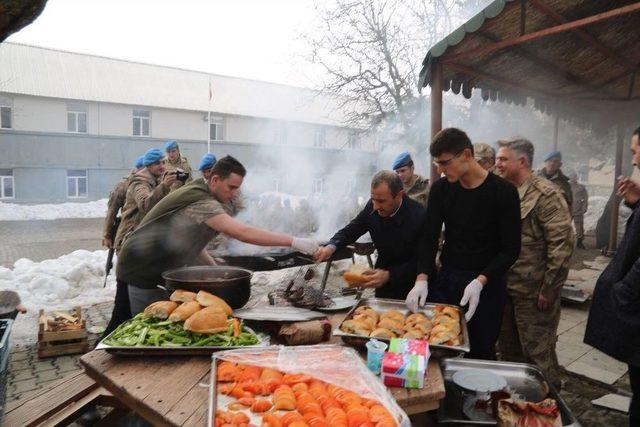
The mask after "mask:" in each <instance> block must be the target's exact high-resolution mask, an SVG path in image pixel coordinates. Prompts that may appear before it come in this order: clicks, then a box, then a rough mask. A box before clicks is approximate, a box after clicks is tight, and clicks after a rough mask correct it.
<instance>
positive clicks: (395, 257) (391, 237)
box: [314, 170, 426, 299]
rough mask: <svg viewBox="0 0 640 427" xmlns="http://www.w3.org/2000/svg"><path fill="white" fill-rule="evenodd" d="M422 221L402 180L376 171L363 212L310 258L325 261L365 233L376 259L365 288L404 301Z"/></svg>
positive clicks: (419, 207) (418, 207)
mask: <svg viewBox="0 0 640 427" xmlns="http://www.w3.org/2000/svg"><path fill="white" fill-rule="evenodd" d="M425 218H426V208H425V207H424V206H422V204H420V203H418V202H416V201H415V200H412V199H410V198H409V197H408V196H407V195H406V194H405V193H404V189H403V185H402V180H401V179H400V177H399V176H398V175H396V174H395V173H394V172H391V171H384V170H383V171H380V172H378V173H376V174H375V176H374V177H373V179H372V180H371V199H370V200H369V201H368V202H367V204H366V205H365V207H364V209H362V211H360V213H359V214H358V215H357V216H356V217H355V219H354V220H353V221H351V222H350V223H349V224H348V225H347V226H345V227H344V228H343V229H342V230H340V231H338V232H337V233H336V234H335V236H333V237H332V238H331V240H330V241H329V243H328V244H327V245H326V246H324V247H322V248H320V249H319V250H318V251H317V252H316V254H315V256H314V258H315V260H316V261H318V262H322V261H326V260H328V259H329V258H330V257H331V255H333V253H334V252H335V251H336V250H337V249H340V248H343V247H345V246H347V245H349V244H352V243H354V242H355V241H356V240H358V238H359V237H360V236H362V235H363V234H365V233H367V232H368V233H369V234H370V235H371V239H372V240H373V243H374V245H375V246H376V249H377V250H378V259H377V260H376V265H375V268H374V269H372V270H369V271H367V272H365V273H364V274H365V275H366V276H367V277H368V279H369V280H368V281H367V282H366V283H364V284H363V287H365V288H375V294H376V297H379V298H394V299H404V298H406V296H407V294H408V293H409V291H410V290H411V288H412V287H413V282H414V279H415V275H416V273H417V264H418V262H417V256H418V242H419V239H420V236H421V235H422V227H423V224H424V222H425Z"/></svg>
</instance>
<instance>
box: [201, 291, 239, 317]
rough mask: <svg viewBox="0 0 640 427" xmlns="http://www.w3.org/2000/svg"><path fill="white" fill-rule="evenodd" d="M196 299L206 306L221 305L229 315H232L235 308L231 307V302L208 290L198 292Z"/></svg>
mask: <svg viewBox="0 0 640 427" xmlns="http://www.w3.org/2000/svg"><path fill="white" fill-rule="evenodd" d="M196 301H198V302H199V303H200V305H202V306H204V307H212V306H217V307H220V308H221V309H223V311H224V312H225V313H226V314H227V316H231V313H232V312H233V310H232V309H231V307H230V306H229V304H227V303H226V302H225V300H223V299H222V298H219V297H217V296H215V295H213V294H210V293H209V292H206V291H200V292H198V294H197V295H196Z"/></svg>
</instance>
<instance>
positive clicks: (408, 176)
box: [392, 151, 429, 206]
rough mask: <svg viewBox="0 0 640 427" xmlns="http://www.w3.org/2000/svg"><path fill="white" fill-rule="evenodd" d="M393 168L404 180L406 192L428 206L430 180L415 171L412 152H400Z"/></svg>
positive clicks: (408, 195) (403, 184)
mask: <svg viewBox="0 0 640 427" xmlns="http://www.w3.org/2000/svg"><path fill="white" fill-rule="evenodd" d="M392 169H393V170H394V171H395V172H396V173H397V174H398V176H399V177H400V179H401V180H402V186H403V189H404V194H406V195H407V197H409V198H411V199H413V200H415V201H416V202H418V203H420V204H421V205H422V206H427V199H428V198H429V180H428V179H426V178H423V177H421V176H420V175H418V174H416V173H415V170H416V167H415V165H414V164H413V159H412V158H411V154H409V152H407V151H404V152H402V153H400V154H398V155H397V156H396V158H395V160H394V161H393V166H392Z"/></svg>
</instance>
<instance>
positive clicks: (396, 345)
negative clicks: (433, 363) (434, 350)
mask: <svg viewBox="0 0 640 427" xmlns="http://www.w3.org/2000/svg"><path fill="white" fill-rule="evenodd" d="M389 352H391V353H403V354H414V355H418V356H423V357H424V358H425V361H428V360H429V356H430V354H431V353H430V351H429V343H428V342H427V341H425V340H412V339H408V338H391V342H390V343H389Z"/></svg>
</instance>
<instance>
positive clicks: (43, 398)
mask: <svg viewBox="0 0 640 427" xmlns="http://www.w3.org/2000/svg"><path fill="white" fill-rule="evenodd" d="M90 405H99V406H107V407H111V408H114V409H113V410H112V411H111V412H110V413H109V414H107V416H106V417H105V418H103V419H102V420H101V421H100V422H99V424H97V425H103V426H108V425H112V424H113V421H114V420H116V419H117V418H120V417H121V416H123V415H125V414H126V413H127V412H128V409H127V408H126V407H124V406H123V405H122V404H121V403H120V402H118V400H117V399H115V398H114V397H113V395H112V394H111V393H109V392H108V391H107V390H105V389H104V388H102V387H100V386H98V384H96V382H95V381H93V380H92V379H91V378H89V377H88V376H87V375H86V374H85V373H84V371H83V370H78V371H77V372H74V373H72V374H70V375H68V376H67V377H65V378H61V379H60V380H59V381H56V382H54V383H52V384H51V385H49V386H47V387H45V388H43V389H41V390H36V391H34V392H33V393H30V394H28V395H26V396H23V397H22V398H20V399H18V400H15V401H13V402H11V403H9V404H7V407H6V411H5V416H4V419H3V420H2V425H3V426H8V427H12V426H25V427H31V426H64V425H68V424H69V423H71V422H72V421H73V420H75V419H77V418H78V417H79V416H80V415H82V413H83V412H84V411H85V410H86V409H87V407H88V406H90Z"/></svg>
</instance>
